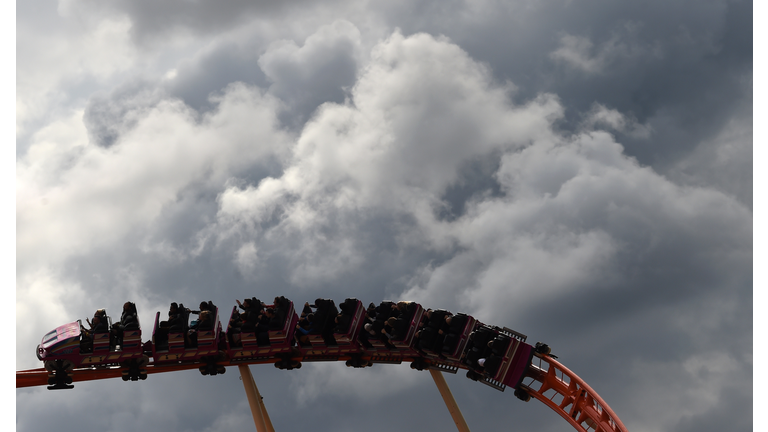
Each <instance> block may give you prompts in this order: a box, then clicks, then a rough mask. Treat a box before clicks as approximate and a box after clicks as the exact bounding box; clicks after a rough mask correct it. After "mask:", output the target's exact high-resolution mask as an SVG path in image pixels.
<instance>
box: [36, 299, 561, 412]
mask: <svg viewBox="0 0 768 432" xmlns="http://www.w3.org/2000/svg"><path fill="white" fill-rule="evenodd" d="M264 307H265V308H272V309H273V310H275V311H278V312H279V313H278V316H279V319H276V320H273V322H271V323H270V326H269V329H268V330H267V331H261V332H259V331H257V330H256V329H248V330H242V331H241V330H238V329H237V328H233V327H232V326H230V325H228V326H227V329H226V330H225V329H223V327H222V325H221V322H220V320H219V313H218V308H214V310H212V311H211V312H212V316H213V319H212V320H211V321H210V324H209V325H207V326H205V327H201V328H198V329H197V332H196V341H194V343H192V342H191V341H190V340H189V337H188V329H189V325H188V323H187V321H188V319H189V317H188V316H187V317H185V318H184V319H183V320H182V322H183V323H184V324H183V325H182V326H181V327H178V328H173V329H161V324H160V312H157V314H156V315H155V320H154V328H153V332H152V340H151V341H147V342H146V343H144V344H142V343H141V328H140V326H139V325H138V320H137V323H136V326H135V328H131V329H126V330H125V333H124V335H123V340H122V344H121V346H116V344H115V342H114V338H113V337H110V332H109V331H107V332H104V333H96V334H95V335H94V338H93V344H92V347H91V348H89V347H87V346H84V345H83V344H82V343H81V342H82V340H81V331H80V327H81V323H80V321H79V320H78V321H75V322H71V323H68V324H65V325H62V326H60V327H58V328H57V329H55V330H53V331H51V332H49V333H48V334H46V335H45V337H43V341H42V343H41V344H40V345H39V346H38V349H37V355H38V358H39V359H40V360H42V361H43V362H44V365H45V367H46V369H48V370H49V372H50V375H49V376H50V378H49V384H51V386H49V387H48V388H49V389H59V388H72V385H71V383H72V377H71V375H72V371H73V370H74V369H75V368H83V367H92V368H93V367H116V366H119V367H122V368H123V370H124V372H123V379H125V380H129V379H130V380H137V379H144V378H146V370H145V369H144V366H145V365H146V364H147V361H148V360H149V357H151V358H152V360H153V364H154V365H158V366H160V365H163V364H179V363H195V364H199V365H200V368H199V369H200V372H201V373H203V374H204V375H216V374H219V373H224V371H225V370H226V369H225V367H224V366H225V365H227V364H247V363H263V362H265V360H269V361H274V364H275V366H276V367H278V368H280V369H295V368H300V367H301V363H302V362H307V361H345V362H346V364H347V366H352V367H357V368H360V367H368V366H371V365H373V364H374V363H390V364H399V363H402V362H410V364H411V367H412V368H413V369H417V370H425V369H437V370H441V371H444V372H448V373H454V374H455V373H457V372H458V370H459V369H466V370H467V377H468V378H470V379H472V380H474V381H479V382H482V383H484V384H486V385H489V386H491V387H493V388H495V389H497V390H501V391H504V389H505V388H506V387H512V388H514V389H515V390H516V391H515V395H516V396H518V397H519V398H520V399H523V400H527V399H528V397H527V395H526V394H525V392H524V391H519V386H520V383H521V382H522V379H523V377H524V376H525V372H526V370H527V368H528V366H529V365H530V364H531V359H532V357H533V355H534V354H535V353H537V352H538V353H543V354H547V353H548V352H549V348H548V347H547V346H546V345H543V344H538V343H537V345H536V346H535V347H533V346H531V345H529V344H528V343H526V336H525V335H523V334H521V333H518V332H516V331H513V330H511V329H508V328H506V327H503V328H502V327H496V326H490V325H487V324H484V323H482V322H480V321H478V320H476V319H475V318H474V317H472V316H470V315H467V314H463V313H457V314H455V315H454V314H452V313H450V312H448V311H445V310H440V309H437V310H431V309H424V308H423V307H422V306H421V305H420V304H418V303H413V302H398V303H395V302H390V301H383V302H381V303H380V304H379V305H378V306H376V305H374V304H370V305H369V306H368V308H366V306H365V305H364V304H363V303H362V302H361V301H360V300H358V299H355V298H348V299H346V300H344V302H342V303H340V304H339V307H337V306H336V304H335V302H334V301H333V300H330V299H317V300H315V301H314V304H312V305H309V304H308V303H307V304H305V306H304V309H303V311H302V317H301V319H300V317H299V314H298V313H297V311H296V308H295V307H294V303H293V302H292V301H290V300H287V299H285V298H284V297H278V298H276V300H275V304H272V305H264ZM309 313H311V314H312V315H313V316H314V318H313V324H312V326H309V327H308V326H306V325H304V326H303V327H302V325H300V323H304V324H306V322H305V321H304V320H305V318H306V317H305V316H304V315H307V314H309ZM236 316H237V306H235V307H233V309H232V312H231V313H230V316H229V320H230V321H227V323H230V322H233V319H235V318H236ZM390 318H391V319H393V320H392V321H388V320H389V319H390ZM446 318H447V319H446ZM107 320H108V321H109V324H110V325H109V327H110V329H111V327H112V325H111V320H110V319H109V318H108V317H107ZM366 324H370V325H369V326H366ZM161 334H162V337H160V335H161Z"/></svg>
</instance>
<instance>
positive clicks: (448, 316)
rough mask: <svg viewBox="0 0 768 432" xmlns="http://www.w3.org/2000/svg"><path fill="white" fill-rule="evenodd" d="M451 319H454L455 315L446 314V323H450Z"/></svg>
mask: <svg viewBox="0 0 768 432" xmlns="http://www.w3.org/2000/svg"><path fill="white" fill-rule="evenodd" d="M451 320H453V317H452V316H451V315H446V316H445V323H446V324H450V323H451Z"/></svg>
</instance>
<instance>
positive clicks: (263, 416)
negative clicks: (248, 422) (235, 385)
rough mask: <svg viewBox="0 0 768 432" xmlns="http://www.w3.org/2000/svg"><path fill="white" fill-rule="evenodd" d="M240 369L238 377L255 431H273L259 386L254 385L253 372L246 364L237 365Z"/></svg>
mask: <svg viewBox="0 0 768 432" xmlns="http://www.w3.org/2000/svg"><path fill="white" fill-rule="evenodd" d="M237 368H238V369H240V378H241V379H242V380H243V387H245V395H246V396H248V404H249V405H250V406H251V414H252V415H253V423H254V424H255V425H256V431H257V432H275V429H274V428H273V427H272V421H271V420H270V419H269V414H267V407H265V406H264V401H263V400H262V399H261V394H260V393H259V388H258V387H256V381H254V380H253V374H251V369H250V368H249V367H248V365H238V366H237Z"/></svg>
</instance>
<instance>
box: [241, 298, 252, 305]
mask: <svg viewBox="0 0 768 432" xmlns="http://www.w3.org/2000/svg"><path fill="white" fill-rule="evenodd" d="M250 305H251V299H248V298H247V299H245V300H243V306H245V307H248V306H250Z"/></svg>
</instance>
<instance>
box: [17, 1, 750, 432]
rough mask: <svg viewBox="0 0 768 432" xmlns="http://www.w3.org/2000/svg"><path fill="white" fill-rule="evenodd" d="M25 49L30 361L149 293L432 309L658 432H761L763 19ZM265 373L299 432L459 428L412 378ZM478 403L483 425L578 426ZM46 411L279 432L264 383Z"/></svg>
mask: <svg viewBox="0 0 768 432" xmlns="http://www.w3.org/2000/svg"><path fill="white" fill-rule="evenodd" d="M16 38H17V39H16V87H15V91H16V99H15V110H16V116H15V118H16V120H15V142H16V149H15V150H16V157H15V172H16V174H15V176H16V177H15V181H16V189H15V199H16V201H15V203H16V213H15V219H16V231H15V235H16V249H15V253H16V268H15V271H16V358H15V363H16V364H15V366H16V369H30V368H35V367H39V366H40V364H39V362H38V360H37V359H36V357H35V356H34V354H33V351H34V349H35V347H36V345H37V344H38V343H39V340H40V338H41V337H42V335H43V334H44V333H45V332H47V331H49V330H51V329H52V328H54V327H56V326H58V325H60V324H63V323H65V322H68V321H71V320H74V319H78V318H79V319H84V318H85V317H88V316H91V314H92V313H93V311H94V310H95V309H97V308H106V309H107V311H108V312H110V314H111V315H112V316H113V317H116V316H119V311H120V306H121V305H122V303H123V302H125V301H127V300H130V301H134V302H136V303H137V306H138V310H139V315H140V318H141V320H142V322H143V324H144V329H145V331H146V332H147V333H149V332H150V331H151V328H150V323H151V321H152V320H153V319H154V314H155V312H157V311H163V313H165V311H167V309H168V304H169V303H170V302H173V301H176V302H182V303H185V304H187V305H196V304H198V303H199V302H200V301H202V300H212V301H213V302H214V303H216V304H217V305H219V306H221V307H222V309H228V308H230V307H231V306H233V305H234V304H235V299H243V298H245V297H252V296H256V297H259V298H262V299H270V298H273V297H274V296H276V295H285V296H286V297H288V298H290V299H292V300H294V301H295V302H299V303H303V302H304V301H312V300H314V299H315V298H317V297H327V298H332V299H334V300H336V301H337V303H338V302H340V301H342V300H343V299H344V298H346V297H357V298H360V299H361V300H363V301H364V302H366V303H368V302H371V301H373V302H379V301H381V300H384V299H390V300H401V299H402V300H412V301H418V302H420V303H421V304H422V305H424V306H426V307H432V308H438V307H439V308H445V309H449V310H452V311H454V312H459V311H461V312H466V313H469V314H472V315H473V316H475V317H476V318H478V319H479V320H481V321H483V322H486V323H490V324H494V325H501V326H507V327H510V328H513V329H515V330H518V331H520V332H522V333H525V334H527V335H528V336H529V341H531V342H535V341H545V342H547V343H548V344H550V345H551V346H552V347H553V353H554V354H557V355H558V356H559V358H560V360H561V361H562V362H563V363H564V364H565V365H567V366H568V367H569V368H570V369H571V370H573V371H574V372H575V373H577V374H578V375H580V376H581V377H582V378H584V379H585V380H586V381H587V382H588V383H589V384H590V385H591V386H592V387H593V388H594V389H595V390H596V391H597V392H598V393H599V394H600V395H601V396H602V397H603V398H604V399H605V400H606V401H607V402H608V404H609V405H610V406H611V407H612V408H613V409H614V411H615V412H616V413H617V414H618V415H619V417H620V418H621V419H622V421H623V422H624V424H625V425H626V426H627V427H628V429H629V430H631V431H633V432H661V431H670V432H693V431H696V432H702V431H705V432H706V431H721V430H731V431H750V430H752V426H753V424H752V415H753V412H752V386H753V384H752V378H753V375H752V367H753V350H752V338H753V328H752V318H753V316H752V287H753V277H752V250H753V241H752V238H753V231H752V220H753V216H752V215H753V201H752V192H753V188H752V142H753V124H752V118H753V111H752V105H753V98H752V94H753V72H752V70H753V69H752V68H753V58H752V49H753V43H752V40H753V39H752V3H751V2H750V1H744V0H705V1H701V0H696V1H693V0H663V1H657V0H646V1H642V2H641V1H632V2H617V1H611V0H552V1H546V2H542V1H532V0H513V1H494V0H465V1H461V0H459V1H445V0H441V1H438V0H424V1H420V0H417V1H414V0H410V1H400V0H394V1H388V2H373V1H359V0H358V1H349V0H324V1H302V0H293V1H283V2H272V1H242V0H228V1H216V2H213V1H199V2H188V1H182V0H165V1H160V2H158V1H148V0H130V1H127V0H104V1H93V0H60V1H53V0H32V1H26V2H18V3H17V4H16ZM252 370H253V373H254V376H255V379H256V382H257V384H258V385H259V388H260V390H261V392H262V393H263V395H264V400H265V404H266V406H267V408H268V410H269V413H270V416H271V419H272V422H273V423H274V425H275V429H276V430H279V431H287V430H297V429H298V428H299V427H301V428H303V429H306V428H311V430H313V431H314V430H316V431H359V430H361V428H364V429H365V430H368V431H391V430H437V429H438V428H440V429H442V428H445V429H447V430H451V429H453V427H454V426H453V422H452V420H451V418H450V416H449V415H448V412H447V409H446V408H445V406H444V405H443V402H442V400H441V399H440V396H439V394H438V392H437V390H436V388H435V386H434V383H433V382H432V380H431V378H430V376H429V374H427V373H425V372H422V373H419V372H415V371H412V370H410V369H409V368H408V366H407V365H402V366H399V367H398V366H390V365H377V366H375V367H374V368H370V369H366V370H352V369H348V368H345V367H344V366H343V364H335V363H328V364H307V365H306V366H305V367H304V368H302V369H301V370H299V371H290V372H289V371H278V370H276V369H274V368H272V367H271V366H254V367H252ZM447 381H448V384H449V385H450V386H451V388H452V390H453V392H454V395H455V396H456V399H457V401H458V403H459V406H460V407H461V408H462V411H463V413H464V415H465V417H466V419H467V421H468V423H469V425H470V427H471V428H472V429H473V430H494V429H495V428H502V427H503V428H504V429H510V430H516V431H537V432H540V431H542V432H546V431H552V432H554V431H569V430H572V429H571V427H570V426H569V425H568V424H567V423H566V422H565V421H564V420H563V419H561V418H560V417H559V416H558V415H557V414H555V413H554V412H552V411H550V410H549V409H548V408H546V407H544V406H543V405H542V404H540V403H538V402H536V401H531V402H529V403H527V404H526V403H523V402H520V401H518V400H517V399H516V398H514V396H513V395H512V394H511V392H510V391H507V392H504V393H500V392H497V391H495V390H493V389H491V388H489V387H486V386H483V385H479V384H477V383H474V382H471V381H469V380H467V379H466V378H465V377H464V376H463V374H458V375H456V376H448V377H447ZM15 395H16V430H17V431H41V430H50V429H51V428H54V427H55V428H56V429H57V430H62V431H70V430H71V431H75V430H77V431H80V430H83V428H85V429H86V430H100V431H104V432H107V431H145V430H176V431H185V432H186V431H189V432H192V431H200V432H208V431H219V430H251V429H252V428H253V422H252V419H251V415H250V411H249V410H248V408H247V402H246V400H245V393H244V391H243V388H242V383H241V382H240V381H239V379H238V374H237V370H236V369H233V368H231V369H230V370H229V372H228V373H226V374H225V375H223V376H217V377H203V376H201V375H200V374H198V373H197V372H194V371H192V372H177V373H173V374H163V375H152V376H150V377H149V379H148V380H147V381H143V382H140V383H124V382H122V381H119V380H118V381H104V382H89V383H81V384H76V387H75V389H74V390H72V391H69V392H67V393H64V392H50V391H47V390H46V389H45V388H44V387H40V388H31V389H21V390H17V391H16V393H15ZM41 406H42V407H45V411H46V413H47V415H44V416H42V415H40V412H41V411H40V407H41Z"/></svg>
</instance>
